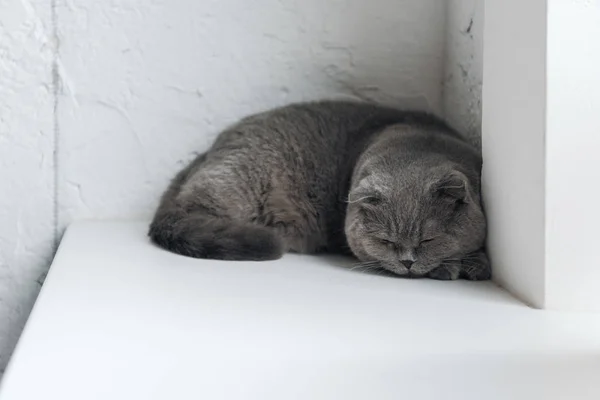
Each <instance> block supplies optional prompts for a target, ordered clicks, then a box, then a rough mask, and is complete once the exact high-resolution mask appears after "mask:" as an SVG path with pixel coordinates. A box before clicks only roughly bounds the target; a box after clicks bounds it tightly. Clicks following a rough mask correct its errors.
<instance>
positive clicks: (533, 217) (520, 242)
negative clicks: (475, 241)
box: [483, 0, 600, 311]
mask: <svg viewBox="0 0 600 400" xmlns="http://www.w3.org/2000/svg"><path fill="white" fill-rule="evenodd" d="M485 23H486V28H485V39H484V40H485V44H484V45H485V50H484V84H483V151H484V160H485V161H484V171H483V179H484V198H485V201H486V205H487V211H488V215H489V222H490V234H489V247H490V254H491V257H492V260H493V263H494V268H495V274H496V275H495V278H496V280H497V281H498V283H500V284H501V285H502V286H504V287H506V288H507V289H508V290H509V291H511V292H513V293H514V294H515V295H517V296H518V297H520V298H521V299H523V300H524V301H526V302H528V303H530V304H532V305H533V306H535V307H539V308H546V309H558V310H565V311H583V310H586V311H590V310H594V311H600V253H599V252H598V251H597V243H598V241H599V240H600V234H599V233H598V226H600V208H599V207H598V205H597V204H598V200H597V199H598V194H597V193H598V189H597V182H600V168H598V148H599V147H600V118H599V117H598V116H599V115H600V74H599V73H598V71H600V41H598V40H597V38H598V37H600V1H598V0H581V1H577V0H570V1H566V0H547V1H536V2H533V1H532V2H523V1H519V0H487V1H486V20H485Z"/></svg>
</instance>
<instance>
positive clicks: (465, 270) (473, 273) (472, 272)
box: [461, 250, 492, 281]
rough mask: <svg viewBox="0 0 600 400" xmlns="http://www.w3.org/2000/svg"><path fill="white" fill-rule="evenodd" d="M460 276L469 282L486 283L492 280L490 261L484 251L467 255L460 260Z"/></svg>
mask: <svg viewBox="0 0 600 400" xmlns="http://www.w3.org/2000/svg"><path fill="white" fill-rule="evenodd" d="M461 270H462V275H463V276H464V278H465V279H468V280H471V281H487V280H489V279H491V278H492V268H491V265H490V260H489V259H488V256H487V254H485V251H483V250H480V251H476V252H474V253H470V254H467V255H466V256H465V257H464V258H463V259H462V260H461Z"/></svg>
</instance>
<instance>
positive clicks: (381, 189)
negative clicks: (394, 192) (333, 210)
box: [348, 175, 386, 206]
mask: <svg viewBox="0 0 600 400" xmlns="http://www.w3.org/2000/svg"><path fill="white" fill-rule="evenodd" d="M385 190H386V185H385V182H384V180H383V179H381V177H374V176H373V175H370V176H367V177H365V178H363V179H361V180H360V182H358V183H357V184H355V185H354V187H353V188H352V189H351V190H350V193H349V195H348V203H352V204H355V203H356V204H360V205H364V206H377V205H379V204H380V203H381V202H382V201H383V198H384V193H385Z"/></svg>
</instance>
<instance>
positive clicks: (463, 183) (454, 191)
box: [431, 170, 469, 203]
mask: <svg viewBox="0 0 600 400" xmlns="http://www.w3.org/2000/svg"><path fill="white" fill-rule="evenodd" d="M431 190H432V192H433V194H434V196H437V197H439V198H441V199H443V200H447V201H451V202H457V201H458V202H463V203H467V202H468V199H469V179H468V178H467V176H466V175H465V174H463V173H462V172H460V171H457V170H450V171H448V172H445V173H443V174H442V175H441V176H440V177H439V178H438V179H436V180H435V181H434V182H433V183H432V185H431Z"/></svg>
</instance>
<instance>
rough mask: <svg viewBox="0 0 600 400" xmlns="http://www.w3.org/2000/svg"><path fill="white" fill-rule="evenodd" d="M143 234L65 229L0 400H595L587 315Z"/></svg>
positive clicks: (319, 261) (327, 263)
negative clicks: (178, 245)
mask: <svg viewBox="0 0 600 400" xmlns="http://www.w3.org/2000/svg"><path fill="white" fill-rule="evenodd" d="M145 230H146V225H145V224H142V223H108V222H107V223H78V224H75V225H74V226H72V227H71V228H70V229H69V230H68V232H67V234H66V236H65V238H64V240H63V242H62V244H61V248H60V250H59V253H58V255H57V257H56V259H55V261H54V263H53V266H52V268H51V270H50V273H49V275H48V279H47V281H46V283H45V285H44V287H43V290H42V293H41V295H40V297H39V299H38V301H37V303H36V306H35V309H34V311H33V313H32V315H31V318H30V320H29V322H28V324H27V327H26V329H25V332H24V335H23V336H22V338H21V341H20V343H19V346H18V348H17V351H16V352H15V355H14V358H13V360H12V361H11V364H10V365H9V369H8V371H7V373H6V375H5V379H4V382H3V384H2V387H1V388H0V400H21V399H37V398H40V399H41V398H49V399H61V400H81V399H102V400H105V399H111V400H120V399H144V400H152V399H178V400H179V399H199V398H204V399H261V400H268V399H296V398H297V399H345V400H346V399H374V400H378V399H398V398H410V399H411V400H418V399H460V400H465V399H473V400H475V399H477V400H481V399H483V398H485V399H486V400H488V399H511V400H519V399H538V398H540V399H542V398H543V399H545V400H553V399H596V400H597V399H599V398H600V380H598V376H599V375H598V374H599V372H600V315H596V314H559V313H554V312H550V311H538V310H533V309H531V308H528V307H527V306H525V305H523V304H521V303H519V302H518V301H516V300H514V299H513V298H512V297H511V296H510V295H508V294H507V293H505V292H504V291H502V290H500V289H498V288H497V287H495V286H494V285H493V284H492V283H473V282H464V281H459V282H435V281H430V280H406V279H397V278H390V277H384V276H378V275H369V274H365V273H360V272H356V271H352V270H350V268H349V267H348V265H349V264H351V263H352V261H348V260H344V259H338V258H328V257H310V256H298V255H288V256H286V257H284V258H283V259H282V260H279V261H274V262H267V263H239V262H236V263H232V262H216V261H206V260H194V259H190V258H184V257H180V256H176V255H173V254H170V253H167V252H165V251H162V250H160V249H158V248H155V247H154V246H152V245H150V244H149V243H148V241H147V239H146V236H145Z"/></svg>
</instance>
